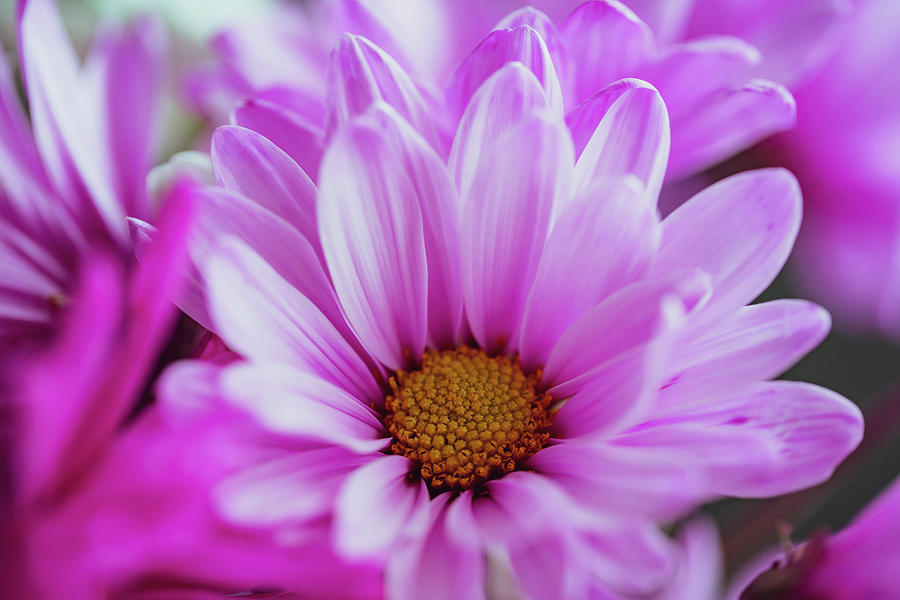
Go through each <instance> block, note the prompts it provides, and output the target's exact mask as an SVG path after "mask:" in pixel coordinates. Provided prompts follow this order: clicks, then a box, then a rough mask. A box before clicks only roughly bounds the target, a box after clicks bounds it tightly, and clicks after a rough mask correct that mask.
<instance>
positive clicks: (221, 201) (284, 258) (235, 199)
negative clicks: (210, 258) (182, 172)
mask: <svg viewBox="0 0 900 600" xmlns="http://www.w3.org/2000/svg"><path fill="white" fill-rule="evenodd" d="M194 196H195V198H196V202H197V211H198V214H199V218H198V222H197V226H196V227H195V231H194V235H193V237H192V240H191V255H192V258H193V260H194V262H195V263H196V264H197V265H198V266H199V265H202V264H203V262H204V260H205V258H206V255H207V254H208V253H209V252H210V250H211V249H213V248H215V246H216V244H217V242H218V240H221V239H222V238H223V237H225V236H234V237H236V238H238V239H240V240H241V241H242V242H244V243H245V244H247V246H248V247H250V248H251V249H253V251H254V252H256V253H257V254H258V255H259V256H260V258H262V259H263V260H264V261H265V262H266V263H268V265H269V266H271V267H272V268H273V269H274V270H275V271H276V272H277V273H278V274H279V275H280V276H281V277H282V278H284V279H285V281H287V282H288V283H289V284H291V285H292V286H293V287H294V288H295V289H296V290H297V291H299V292H300V293H301V294H303V295H304V296H305V297H306V298H308V299H309V301H310V302H312V303H313V304H314V305H315V306H316V308H318V309H319V310H320V311H321V312H322V314H323V315H325V316H326V317H327V318H328V320H329V321H331V323H332V324H333V325H334V326H335V328H337V329H338V331H340V332H341V333H342V334H343V335H344V337H345V338H347V340H348V342H350V343H351V344H353V343H354V338H353V335H352V334H351V333H350V331H349V329H348V327H347V324H346V322H345V321H344V317H343V316H342V314H341V311H340V307H339V306H338V303H337V296H336V295H335V292H334V288H333V287H332V286H331V282H330V281H329V280H328V275H327V274H326V273H325V270H324V268H323V266H322V263H321V262H320V261H319V258H318V256H317V255H316V251H315V249H314V247H313V245H312V244H311V243H310V242H309V241H307V239H306V238H305V237H303V235H301V234H300V233H299V232H298V231H297V230H296V229H294V228H293V227H291V226H290V225H289V224H288V223H287V222H285V221H284V219H282V218H280V217H279V216H278V215H276V214H273V213H272V212H270V211H268V210H266V209H265V208H263V207H262V206H260V205H259V204H258V203H256V202H253V201H251V200H248V199H247V198H245V197H244V196H241V195H239V194H235V193H232V192H229V191H227V190H223V189H221V188H216V187H207V188H203V189H201V190H198V191H197V192H195V194H194Z"/></svg>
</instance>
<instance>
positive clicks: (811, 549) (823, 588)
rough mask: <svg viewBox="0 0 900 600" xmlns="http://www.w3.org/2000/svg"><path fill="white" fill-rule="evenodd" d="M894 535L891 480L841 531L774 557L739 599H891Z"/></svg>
mask: <svg viewBox="0 0 900 600" xmlns="http://www.w3.org/2000/svg"><path fill="white" fill-rule="evenodd" d="M898 536H900V480H897V481H895V482H894V483H893V484H891V486H890V487H889V488H888V489H887V490H886V491H884V492H882V493H881V495H880V496H879V497H878V498H876V499H875V500H874V501H873V502H872V504H871V505H870V506H869V507H868V508H866V509H865V510H864V511H863V512H862V514H860V515H859V516H858V517H857V518H856V519H855V520H854V521H853V523H851V524H850V525H849V526H848V527H847V528H846V529H844V530H843V531H841V532H840V533H837V534H835V535H833V536H828V537H825V536H819V537H815V538H813V539H811V540H810V541H808V542H807V543H805V544H804V545H802V546H800V547H798V548H797V549H795V550H794V551H793V552H791V553H790V554H789V555H788V556H787V557H786V558H785V559H780V560H777V561H775V563H774V564H773V565H772V566H771V567H770V568H769V569H768V570H766V571H765V572H763V573H760V574H759V576H758V577H757V578H756V579H755V580H754V581H753V582H752V583H751V584H750V585H749V586H748V587H747V589H746V590H744V592H743V593H742V594H741V596H740V598H741V600H761V599H766V600H777V599H779V598H784V599H788V598H798V599H799V598H815V599H816V600H867V599H869V598H885V599H888V598H896V597H897V578H896V573H897V569H898V568H900V550H898V548H897V543H896V541H897V537H898Z"/></svg>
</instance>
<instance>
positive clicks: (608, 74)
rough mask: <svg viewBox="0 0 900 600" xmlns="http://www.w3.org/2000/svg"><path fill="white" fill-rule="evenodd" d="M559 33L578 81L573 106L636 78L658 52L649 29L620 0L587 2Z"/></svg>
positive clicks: (562, 26) (572, 71)
mask: <svg viewBox="0 0 900 600" xmlns="http://www.w3.org/2000/svg"><path fill="white" fill-rule="evenodd" d="M559 29H560V33H561V34H562V37H563V40H564V42H565V44H566V60H568V61H570V62H571V66H570V67H569V68H570V69H571V71H570V72H571V73H573V74H574V75H575V77H576V84H575V90H574V93H575V95H574V98H573V100H574V102H581V101H582V100H584V99H585V98H588V97H589V96H591V95H593V94H594V92H596V91H597V90H599V89H601V88H603V87H605V86H606V85H608V84H609V83H610V82H611V81H616V80H617V79H622V78H623V77H629V76H633V75H634V74H635V72H636V70H637V69H638V67H640V66H641V65H642V64H643V63H644V62H646V61H647V60H648V59H649V58H650V57H651V56H652V54H653V52H655V50H656V49H655V42H654V40H653V34H652V32H651V31H650V28H649V27H647V25H646V24H644V22H643V21H641V20H640V19H639V18H638V17H637V16H636V15H635V14H634V13H633V12H631V10H630V9H629V8H628V7H626V6H625V5H624V4H622V3H621V2H618V1H617V0H591V1H590V2H585V3H583V4H581V5H580V6H579V7H578V8H576V9H575V10H574V11H573V12H572V14H571V15H569V17H568V18H567V19H566V20H565V22H564V23H563V24H562V25H561V26H560V28H559Z"/></svg>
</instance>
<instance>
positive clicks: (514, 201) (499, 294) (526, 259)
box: [462, 115, 572, 349]
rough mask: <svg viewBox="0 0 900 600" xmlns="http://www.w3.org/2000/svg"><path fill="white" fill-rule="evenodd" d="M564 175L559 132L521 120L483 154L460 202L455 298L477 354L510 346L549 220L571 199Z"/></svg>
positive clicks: (568, 164)
mask: <svg viewBox="0 0 900 600" xmlns="http://www.w3.org/2000/svg"><path fill="white" fill-rule="evenodd" d="M571 169H572V146H571V141H570V139H569V136H568V132H567V131H566V130H565V128H564V127H563V126H562V124H561V123H558V122H557V121H555V120H552V119H549V118H545V117H541V116H539V115H534V116H531V117H526V118H525V119H523V120H522V121H521V123H520V124H519V125H518V126H516V127H514V128H512V129H510V130H508V131H507V132H506V133H505V134H504V135H503V136H501V137H500V139H498V140H497V141H496V142H495V143H494V145H493V146H492V147H491V148H490V149H489V150H488V151H487V152H486V153H485V155H484V158H483V159H482V161H481V165H480V168H479V169H478V171H477V172H476V174H475V177H474V180H473V185H472V186H471V189H470V191H469V195H468V196H467V197H463V242H462V244H463V245H462V265H463V297H464V299H465V305H466V315H467V316H468V320H469V325H470V327H471V329H472V333H473V334H474V336H475V339H476V340H478V343H479V344H480V345H481V347H482V348H487V349H497V348H503V347H504V346H506V345H507V344H509V343H511V342H513V341H514V340H513V338H514V336H515V335H516V332H517V331H518V327H519V322H520V320H521V317H522V312H523V310H524V308H525V299H526V297H527V294H528V290H529V289H530V287H531V283H532V281H533V279H534V276H535V273H536V272H537V266H538V261H539V259H540V254H541V251H542V249H543V246H544V241H545V240H546V238H547V234H548V230H549V227H550V218H551V215H552V214H553V213H554V211H555V210H557V207H559V206H562V204H563V203H565V202H567V201H568V200H569V197H570V194H571V179H570V174H571Z"/></svg>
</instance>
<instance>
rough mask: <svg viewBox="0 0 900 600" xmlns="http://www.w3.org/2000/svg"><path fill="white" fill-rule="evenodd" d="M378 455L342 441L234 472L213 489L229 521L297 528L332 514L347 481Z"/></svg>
mask: <svg viewBox="0 0 900 600" xmlns="http://www.w3.org/2000/svg"><path fill="white" fill-rule="evenodd" d="M371 460H372V457H371V456H366V455H360V454H357V453H355V452H353V451H351V450H348V449H347V448H344V447H340V446H326V447H323V448H315V449H311V450H304V451H293V452H290V453H288V454H285V455H284V456H282V457H278V458H274V459H271V460H269V461H266V462H262V463H260V464H259V465H255V466H252V467H250V468H247V469H244V470H242V471H239V472H238V473H236V474H235V475H232V476H230V477H228V478H227V479H226V480H225V481H223V482H222V483H221V484H220V485H218V486H216V488H215V489H214V491H213V494H214V502H215V504H216V508H217V510H218V511H219V512H220V513H221V514H222V516H223V517H224V518H225V519H227V520H228V521H229V522H232V523H238V524H243V525H248V526H255V527H266V528H271V529H275V530H279V529H282V530H286V531H292V530H295V529H296V527H297V526H298V525H301V526H302V525H304V524H305V525H310V526H311V525H313V524H315V521H316V520H317V519H321V518H323V517H328V516H329V515H330V514H331V510H332V507H333V505H334V502H335V499H336V497H337V495H338V491H339V490H340V487H341V485H342V484H343V483H344V481H345V480H346V479H347V477H348V476H349V475H350V474H351V473H352V472H353V471H355V470H357V469H359V468H360V467H362V466H363V465H365V464H367V463H368V462H370V461H371Z"/></svg>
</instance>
